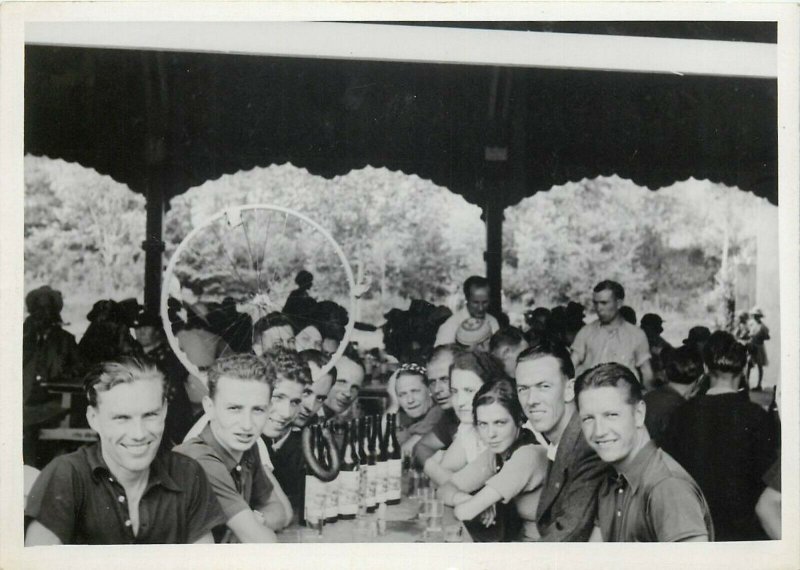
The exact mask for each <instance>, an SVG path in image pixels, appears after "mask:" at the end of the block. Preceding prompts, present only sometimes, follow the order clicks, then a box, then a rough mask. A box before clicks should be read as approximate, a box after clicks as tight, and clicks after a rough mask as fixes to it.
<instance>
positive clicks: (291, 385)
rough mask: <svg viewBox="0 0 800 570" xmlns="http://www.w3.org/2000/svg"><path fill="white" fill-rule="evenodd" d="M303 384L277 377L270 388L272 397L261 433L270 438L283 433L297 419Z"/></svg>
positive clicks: (301, 400)
mask: <svg viewBox="0 0 800 570" xmlns="http://www.w3.org/2000/svg"><path fill="white" fill-rule="evenodd" d="M303 388H305V386H303V384H301V383H300V382H295V381H294V380H287V379H285V378H280V377H279V378H278V381H277V382H276V383H275V386H274V387H273V388H272V397H271V398H270V400H269V409H268V410H267V422H266V423H265V424H264V430H263V431H262V433H263V434H264V435H265V436H267V437H271V438H276V437H280V436H282V435H284V434H285V433H286V431H287V430H288V429H289V428H290V427H291V426H292V423H293V422H294V421H295V420H296V419H297V415H298V413H299V412H300V406H301V404H302V402H303Z"/></svg>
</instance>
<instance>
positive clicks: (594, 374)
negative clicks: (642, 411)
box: [575, 362, 643, 408]
mask: <svg viewBox="0 0 800 570" xmlns="http://www.w3.org/2000/svg"><path fill="white" fill-rule="evenodd" d="M620 384H623V385H624V386H626V387H627V388H628V403H629V404H631V405H633V404H637V403H639V402H641V401H642V399H643V395H642V385H641V384H640V383H639V380H638V378H636V375H635V374H634V373H633V372H631V369H630V368H628V367H627V366H623V365H622V364H619V363H617V362H606V363H604V364H598V365H597V366H594V367H592V368H590V369H589V370H586V371H585V372H583V373H582V374H581V375H580V376H578V379H577V380H576V381H575V405H576V406H578V407H579V408H580V404H579V403H578V396H579V395H580V393H581V392H583V391H584V390H588V389H590V388H604V387H612V388H616V387H618V386H619V385H620Z"/></svg>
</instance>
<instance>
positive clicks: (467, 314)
mask: <svg viewBox="0 0 800 570" xmlns="http://www.w3.org/2000/svg"><path fill="white" fill-rule="evenodd" d="M464 297H465V298H466V300H467V303H466V306H465V307H464V308H463V309H461V310H459V311H456V312H455V313H454V314H453V315H451V316H450V318H448V319H447V320H446V321H445V322H444V323H442V325H441V326H440V327H439V330H438V331H437V333H436V341H435V342H434V346H439V345H441V344H452V343H454V342H455V341H456V332H457V331H458V328H459V327H460V326H461V323H463V322H464V321H466V320H467V319H469V318H473V319H478V320H481V321H482V320H484V319H486V320H487V321H488V322H489V326H490V327H491V329H492V333H496V332H497V331H498V330H500V323H498V322H497V319H496V318H494V317H493V316H492V315H490V314H488V313H487V310H488V309H489V281H488V280H487V279H486V278H485V277H480V276H478V275H473V276H471V277H469V278H468V279H467V280H466V281H464Z"/></svg>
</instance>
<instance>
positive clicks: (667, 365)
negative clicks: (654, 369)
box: [661, 345, 703, 384]
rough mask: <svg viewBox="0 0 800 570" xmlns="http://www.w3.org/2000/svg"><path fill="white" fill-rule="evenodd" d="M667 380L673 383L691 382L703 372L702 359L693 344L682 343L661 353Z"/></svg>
mask: <svg viewBox="0 0 800 570" xmlns="http://www.w3.org/2000/svg"><path fill="white" fill-rule="evenodd" d="M661 358H662V360H663V361H664V372H665V373H666V375H667V380H669V381H670V382H674V383H675V384H691V383H692V382H694V381H695V380H697V379H698V378H699V377H700V375H701V374H702V373H703V359H702V357H701V356H700V353H699V352H697V349H695V347H694V346H690V345H683V346H679V347H678V348H676V349H673V350H666V351H664V352H662V353H661Z"/></svg>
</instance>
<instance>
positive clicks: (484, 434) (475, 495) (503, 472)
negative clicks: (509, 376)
mask: <svg viewBox="0 0 800 570" xmlns="http://www.w3.org/2000/svg"><path fill="white" fill-rule="evenodd" d="M472 413H473V422H474V425H475V426H477V429H478V434H479V435H480V437H481V439H482V440H483V442H484V444H485V445H486V449H485V450H484V451H483V452H482V453H481V454H480V455H479V456H478V457H477V458H476V459H475V460H474V461H472V462H471V463H469V464H467V466H466V467H464V468H463V469H461V470H460V471H459V472H458V473H455V474H454V475H453V477H452V478H451V479H450V481H449V482H448V483H447V484H445V485H444V486H443V487H442V489H441V497H442V498H443V500H444V502H445V504H447V505H453V506H454V507H455V509H454V514H455V516H456V518H458V519H459V520H462V521H469V522H468V524H467V528H468V529H469V530H470V531H471V532H472V533H473V536H474V535H475V534H476V533H475V531H474V530H473V529H475V526H476V524H477V523H483V525H484V526H491V525H492V524H497V527H498V529H497V534H496V536H494V537H493V539H494V540H498V541H510V540H513V539H515V538H517V536H518V535H519V531H520V528H521V524H520V523H521V521H520V518H519V514H518V513H517V512H516V509H515V507H514V505H513V503H512V501H513V500H515V499H516V498H517V497H518V496H519V495H521V494H523V493H524V494H526V495H527V496H528V498H529V499H532V498H533V499H535V496H538V494H539V492H540V491H541V487H542V484H543V482H544V479H545V475H546V473H547V456H546V450H545V448H544V447H543V446H541V445H539V444H538V443H537V441H536V438H535V437H534V435H533V433H532V432H531V431H529V430H527V429H525V428H524V427H522V425H523V423H525V421H526V417H525V414H524V413H523V411H522V407H521V406H520V404H519V400H517V395H516V391H515V388H514V385H513V383H512V382H511V381H509V380H497V381H494V382H489V383H487V384H484V385H483V386H481V388H480V390H478V393H477V394H476V395H475V402H474V404H473V412H472ZM479 516H480V520H478V517H479ZM529 525H530V526H531V527H532V530H533V532H534V533H535V530H536V528H535V527H536V523H535V522H532V523H529ZM477 534H478V535H479V536H480V535H482V534H483V533H482V532H477ZM526 534H529V533H526Z"/></svg>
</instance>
